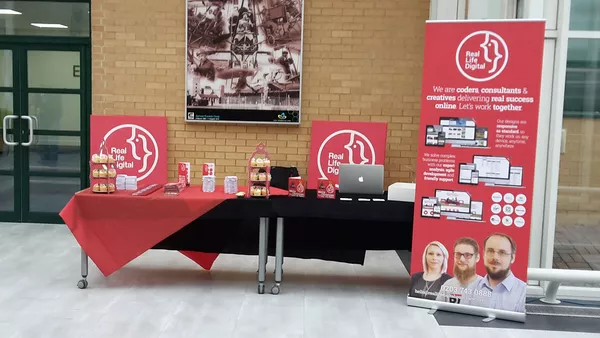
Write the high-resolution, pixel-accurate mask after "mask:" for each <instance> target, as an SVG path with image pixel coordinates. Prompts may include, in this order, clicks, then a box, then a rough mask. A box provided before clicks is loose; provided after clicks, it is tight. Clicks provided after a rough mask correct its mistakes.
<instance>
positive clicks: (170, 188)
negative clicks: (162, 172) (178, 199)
mask: <svg viewBox="0 0 600 338" xmlns="http://www.w3.org/2000/svg"><path fill="white" fill-rule="evenodd" d="M183 189H185V182H182V181H179V182H177V183H167V184H165V195H167V196H177V195H179V193H180V192H182V191H183Z"/></svg>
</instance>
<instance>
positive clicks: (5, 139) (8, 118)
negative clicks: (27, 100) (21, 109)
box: [2, 115, 19, 146]
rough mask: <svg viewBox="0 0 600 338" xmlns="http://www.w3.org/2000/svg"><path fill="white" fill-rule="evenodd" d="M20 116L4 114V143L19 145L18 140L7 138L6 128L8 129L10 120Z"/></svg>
mask: <svg viewBox="0 0 600 338" xmlns="http://www.w3.org/2000/svg"><path fill="white" fill-rule="evenodd" d="M18 118H19V117H18V116H17V115H6V116H4V119H3V120H2V140H3V141H4V143H5V144H6V145H7V146H18V145H19V143H18V142H12V141H9V140H8V139H7V133H6V129H7V128H6V127H7V126H8V121H10V120H16V119H18ZM13 135H14V134H13Z"/></svg>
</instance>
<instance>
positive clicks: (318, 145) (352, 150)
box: [308, 121, 387, 189]
mask: <svg viewBox="0 0 600 338" xmlns="http://www.w3.org/2000/svg"><path fill="white" fill-rule="evenodd" d="M386 141H387V123H385V122H343V121H313V123H312V130H311V136H310V160H309V165H308V189H316V188H317V180H318V179H319V178H327V179H329V180H331V181H332V182H333V183H334V184H335V185H336V186H337V184H338V183H339V177H338V176H339V166H340V164H346V163H350V164H382V165H383V164H384V162H385V149H386Z"/></svg>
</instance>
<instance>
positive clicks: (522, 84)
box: [409, 20, 545, 320]
mask: <svg viewBox="0 0 600 338" xmlns="http://www.w3.org/2000/svg"><path fill="white" fill-rule="evenodd" d="M544 29H545V24H544V21H524V20H515V21H501V22H500V21H496V22H494V21H486V22H469V21H456V22H428V23H427V25H426V40H425V56H424V57H425V60H424V69H423V82H422V98H421V123H420V132H419V150H418V157H417V185H416V194H415V215H414V230H413V246H412V247H413V251H412V252H413V255H412V261H411V286H410V292H409V304H410V305H417V306H422V305H424V304H428V303H427V302H425V303H424V302H416V303H418V304H416V303H415V300H430V301H432V302H435V304H437V303H438V302H441V303H450V304H454V305H455V306H452V307H445V308H444V305H443V304H442V306H440V307H437V308H439V309H451V311H457V312H461V311H463V312H466V313H473V308H472V307H475V309H477V308H484V309H485V310H486V311H487V312H485V313H490V312H489V310H490V309H491V310H493V311H497V312H498V313H500V314H499V315H497V318H505V319H515V318H516V319H515V320H520V319H523V320H524V318H525V296H526V281H527V265H528V258H529V257H528V254H529V236H530V227H531V214H532V212H531V211H532V200H533V198H532V197H533V196H532V194H533V182H534V172H535V157H536V156H535V154H536V142H537V131H538V115H539V107H540V103H539V100H540V88H541V75H542V58H543V46H544ZM429 305H431V306H433V305H432V304H428V305H427V306H429ZM466 305H469V306H466ZM436 306H437V305H436ZM467 309H468V311H467ZM475 312H477V311H476V310H475ZM482 313H484V312H482ZM473 314H476V313H473ZM512 314H517V315H516V316H513V315H512ZM502 316H504V317H502Z"/></svg>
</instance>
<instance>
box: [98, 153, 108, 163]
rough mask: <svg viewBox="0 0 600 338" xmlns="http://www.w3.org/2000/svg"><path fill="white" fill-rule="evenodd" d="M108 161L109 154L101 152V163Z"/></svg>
mask: <svg viewBox="0 0 600 338" xmlns="http://www.w3.org/2000/svg"><path fill="white" fill-rule="evenodd" d="M106 162H108V156H107V155H106V154H101V155H100V160H99V163H106Z"/></svg>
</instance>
